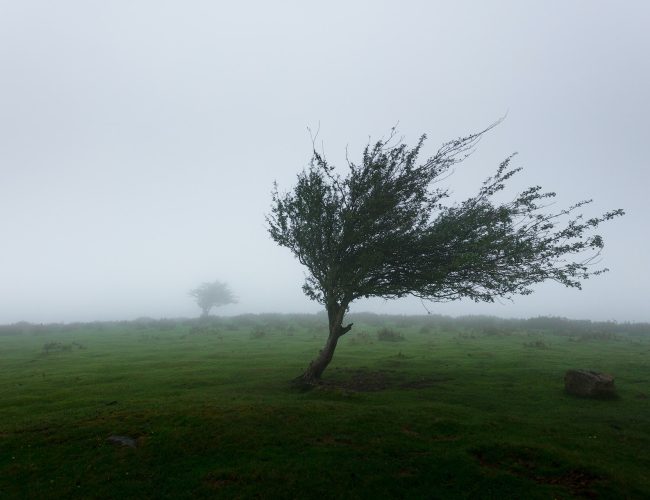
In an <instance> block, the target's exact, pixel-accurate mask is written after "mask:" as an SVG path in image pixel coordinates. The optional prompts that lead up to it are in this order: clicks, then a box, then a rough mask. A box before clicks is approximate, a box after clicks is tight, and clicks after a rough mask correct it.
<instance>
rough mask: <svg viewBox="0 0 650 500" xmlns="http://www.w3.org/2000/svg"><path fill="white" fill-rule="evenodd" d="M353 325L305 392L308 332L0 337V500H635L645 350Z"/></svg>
mask: <svg viewBox="0 0 650 500" xmlns="http://www.w3.org/2000/svg"><path fill="white" fill-rule="evenodd" d="M353 320H354V321H355V327H354V329H353V330H352V331H351V332H350V333H349V334H348V335H346V337H344V338H343V339H342V341H341V342H340V344H339V348H338V350H337V353H336V355H335V359H334V361H333V362H332V364H331V365H330V367H329V369H328V370H327V371H326V372H325V382H326V383H325V384H323V386H322V387H319V388H316V389H314V390H311V391H308V392H298V391H296V390H293V389H291V388H290V385H289V383H288V381H289V380H290V379H292V378H293V377H295V376H297V375H298V374H299V373H300V372H301V370H302V369H303V368H304V367H305V366H306V364H307V363H308V362H309V360H310V359H311V358H312V357H314V355H315V354H316V353H317V351H318V349H319V348H320V347H321V346H322V344H323V342H324V338H325V337H324V334H325V323H324V318H321V317H317V316H271V315H269V316H243V317H238V318H230V319H229V318H221V319H219V318H215V319H213V320H212V321H211V322H209V323H199V322H190V321H144V320H143V321H136V322H130V323H112V324H86V325H83V324H79V325H67V326H52V327H33V326H29V325H18V326H16V327H14V328H8V327H6V328H4V329H3V330H2V331H0V498H38V499H41V498H337V499H338V498H341V499H343V498H409V499H410V498H444V499H449V498H526V499H528V498H546V499H550V498H574V497H578V498H579V497H590V498H593V497H596V498H650V472H649V471H650V399H649V397H650V335H649V334H644V333H643V332H633V333H630V332H622V333H621V332H620V331H617V327H616V325H612V326H611V330H612V331H610V332H602V331H598V332H593V331H590V330H589V328H588V327H587V328H581V329H579V330H577V331H571V329H570V328H569V330H565V331H555V332H553V331H551V332H549V331H548V330H544V329H539V328H536V329H532V328H530V325H529V326H527V327H526V329H522V328H523V327H522V326H521V325H514V326H513V325H510V326H509V327H508V328H503V327H502V326H500V325H499V324H497V325H494V324H490V325H487V326H486V325H484V324H481V323H480V322H477V321H474V322H473V323H470V324H466V323H460V324H456V323H454V322H450V321H447V322H446V323H445V322H443V323H441V321H440V319H435V318H418V317H412V318H409V317H402V318H399V317H375V316H370V315H361V316H359V317H357V318H353ZM383 328H388V329H389V331H388V332H385V331H384V332H383V333H382V335H383V336H384V337H385V338H388V339H389V340H392V341H380V340H378V336H377V334H378V332H380V331H381V330H382V329H383ZM400 335H402V336H403V339H400V338H399V336H400ZM569 368H588V369H595V370H599V371H605V372H609V373H612V374H613V375H614V376H615V377H616V386H617V389H618V393H619V396H620V397H619V398H618V399H615V400H607V401H601V400H585V399H577V398H573V397H570V396H568V395H565V394H564V392H563V380H562V377H563V374H564V371H565V370H567V369H569ZM112 435H119V436H127V437H131V438H133V439H134V440H135V441H136V443H137V445H136V447H134V448H132V447H129V446H123V445H120V444H114V443H112V442H109V441H108V440H107V439H108V438H109V436H112Z"/></svg>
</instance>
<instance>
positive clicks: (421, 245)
mask: <svg viewBox="0 0 650 500" xmlns="http://www.w3.org/2000/svg"><path fill="white" fill-rule="evenodd" d="M493 126H494V125H492V126H491V127H489V128H488V129H486V130H484V131H482V132H479V133H477V134H472V135H469V136H467V137H463V138H459V139H456V140H453V141H450V142H447V143H445V144H443V145H442V146H441V147H440V149H439V150H438V152H437V153H436V154H434V155H433V156H432V157H430V158H429V159H427V160H426V161H424V162H423V163H420V164H418V163H417V158H418V155H419V153H420V149H421V147H422V144H423V143H424V140H425V138H426V136H424V135H423V136H422V137H421V138H420V140H419V141H418V143H417V144H416V145H415V147H413V148H409V147H407V146H406V145H405V144H402V143H401V141H395V139H394V137H395V131H394V129H393V132H392V133H391V135H390V136H389V137H388V138H387V139H385V140H384V139H382V140H380V141H378V142H376V143H375V144H370V143H369V144H368V145H367V146H366V147H365V149H364V150H363V155H362V158H361V162H360V163H358V164H357V163H352V162H351V161H350V160H348V171H347V175H346V176H345V177H341V176H340V175H339V174H337V173H336V172H335V169H334V167H333V166H332V165H330V164H329V163H328V161H327V160H326V159H325V157H324V156H323V155H322V154H320V153H318V152H317V151H316V150H315V149H314V151H313V156H312V160H311V162H310V165H309V167H308V168H307V169H306V170H304V171H303V172H302V173H300V174H298V181H297V184H296V185H295V187H294V188H293V190H292V191H290V192H288V193H284V194H281V193H279V192H278V188H277V185H275V186H274V189H273V194H272V196H273V203H272V208H271V213H270V214H269V215H268V216H267V223H268V230H269V233H270V235H271V238H273V240H274V241H275V242H276V243H278V244H279V245H281V246H284V247H287V248H289V249H290V250H291V251H292V252H293V254H294V255H295V256H296V257H297V258H298V260H299V261H300V263H301V264H303V265H304V266H305V267H306V268H307V271H308V273H307V277H306V281H305V283H304V285H303V290H304V292H305V294H306V295H307V296H308V297H310V298H311V299H313V300H316V301H318V302H320V303H321V304H323V305H324V306H325V309H326V310H327V314H328V319H329V336H328V339H327V342H326V343H325V346H324V348H323V349H322V350H321V351H320V353H319V355H318V356H317V357H316V359H314V360H313V361H312V362H311V364H310V365H309V367H308V368H307V370H306V371H305V372H304V374H303V375H302V377H301V379H302V380H303V381H304V382H307V383H312V382H314V381H316V380H318V379H319V378H320V377H321V375H322V373H323V371H324V370H325V368H326V367H327V365H328V364H329V363H330V361H331V360H332V356H333V354H334V350H335V348H336V345H337V342H338V340H339V339H340V338H341V337H342V336H343V335H345V334H346V333H347V332H349V331H350V329H351V328H352V324H349V325H346V326H343V318H344V315H345V313H346V312H347V310H348V306H349V305H350V303H351V302H352V301H354V300H356V299H359V298H367V297H384V298H397V297H404V296H406V295H413V296H416V297H420V298H422V299H427V300H433V301H450V300H457V299H461V298H469V299H472V300H474V301H477V302H478V301H486V302H492V301H494V299H495V298H497V297H511V296H512V295H514V294H524V295H525V294H530V293H532V285H534V284H536V283H540V282H543V281H547V280H552V281H556V282H558V283H561V284H563V285H565V286H567V287H576V288H580V285H581V280H584V279H587V278H589V277H590V276H593V275H597V274H600V273H602V272H604V271H606V269H596V270H592V269H590V268H589V266H590V265H592V264H594V263H595V258H596V256H597V255H598V254H599V252H600V249H601V248H602V247H603V239H602V238H601V237H600V236H599V235H594V234H591V230H593V229H595V228H596V227H598V225H599V224H600V223H601V222H603V221H606V220H609V219H612V218H614V217H616V216H619V215H622V214H623V211H622V210H614V211H611V212H607V213H605V214H603V215H602V216H600V217H595V218H590V219H583V216H582V215H579V214H578V215H576V214H575V212H576V210H578V209H579V208H580V207H583V206H584V205H586V204H587V203H589V202H590V201H591V200H587V201H581V202H579V203H576V204H575V205H573V206H570V207H569V208H567V209H564V210H559V211H557V212H547V211H546V210H545V209H547V208H548V206H549V204H548V203H547V201H548V200H549V199H550V198H552V197H553V196H554V195H555V193H551V192H542V190H541V187H539V186H534V187H530V188H528V189H526V190H524V191H523V192H521V193H520V194H519V195H517V196H516V197H515V198H514V199H513V200H512V201H509V202H505V203H500V202H497V201H495V200H494V195H495V194H497V193H499V192H500V191H502V190H503V189H504V187H505V184H506V183H507V181H508V180H509V179H510V178H511V177H512V176H513V175H514V174H516V173H517V172H518V171H519V170H520V168H512V167H511V159H512V156H511V157H509V158H507V159H506V160H505V161H503V162H502V163H501V164H500V166H499V167H498V169H497V170H496V173H495V174H494V176H492V177H489V178H488V179H487V180H486V181H485V182H484V183H483V185H482V186H481V187H480V189H479V190H478V193H477V194H476V195H474V196H472V197H470V198H468V199H466V200H465V201H462V202H460V203H452V204H445V203H444V201H445V199H446V198H447V197H448V191H447V189H444V188H442V187H440V184H439V182H440V181H441V180H443V179H444V178H446V176H448V175H449V173H450V169H451V167H453V166H454V165H456V164H457V163H459V162H460V161H462V160H463V159H465V158H466V157H467V156H468V155H469V154H470V153H471V152H472V150H473V147H474V146H475V144H476V143H477V141H478V140H479V139H480V138H481V136H482V135H483V134H484V133H485V132H486V131H487V130H489V129H490V128H492V127H493Z"/></svg>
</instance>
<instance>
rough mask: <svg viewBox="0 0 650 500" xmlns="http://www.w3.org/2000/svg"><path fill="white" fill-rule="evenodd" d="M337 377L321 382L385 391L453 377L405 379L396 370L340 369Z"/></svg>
mask: <svg viewBox="0 0 650 500" xmlns="http://www.w3.org/2000/svg"><path fill="white" fill-rule="evenodd" d="M336 373H337V375H336V379H325V380H322V381H320V382H319V386H320V387H322V388H333V389H344V390H347V391H355V392H373V391H383V390H385V389H391V388H400V389H424V388H427V387H432V386H434V385H436V384H438V383H440V382H446V381H448V380H451V378H444V377H420V378H417V379H407V380H404V378H405V376H404V374H403V373H400V372H398V371H396V370H366V369H356V370H349V369H339V370H337V371H336Z"/></svg>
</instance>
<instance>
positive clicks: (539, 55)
mask: <svg viewBox="0 0 650 500" xmlns="http://www.w3.org/2000/svg"><path fill="white" fill-rule="evenodd" d="M649 23H650V2H646V1H637V2H633V1H627V2H626V1H622V2H611V1H607V2H604V1H602V2H601V1H593V0H589V1H587V0H584V1H550V2H549V1H539V2H533V1H526V2H519V1H511V2H496V1H475V2H459V1H453V2H452V1H449V2H434V1H417V2H416V1H411V2H409V1H402V2H387V1H377V0H373V1H367V2H366V1H345V2H338V1H331V0H330V1H328V2H318V3H316V2H309V1H295V2H289V1H282V2H280V1H279V2H263V1H258V2H246V1H241V2H216V1H182V2H181V1H162V0H147V1H145V0H128V1H127V0H123V1H118V0H115V1H111V2H106V1H99V0H97V1H91V0H79V1H68V0H61V1H57V2H52V1H38V2H37V1H30V0H20V1H17V0H0V234H1V239H0V323H9V322H15V321H20V320H27V321H33V322H50V321H79V320H81V321H87V320H106V319H133V318H136V317H139V316H153V317H176V316H192V315H196V314H198V313H199V309H198V308H197V307H196V305H194V304H193V303H192V300H191V299H190V297H189V296H188V295H187V292H188V290H189V289H190V288H192V287H194V286H196V285H198V284H199V283H201V282H202V281H211V280H214V279H220V280H223V281H227V282H228V283H230V285H231V287H232V289H233V290H234V292H235V293H236V294H237V295H238V296H239V299H240V302H239V303H238V304H237V305H231V306H226V307H224V308H222V309H221V310H220V311H219V312H220V313H222V314H239V313H245V312H254V313H257V312H315V311H318V310H320V306H319V305H318V304H316V303H313V302H310V301H309V300H308V299H306V298H305V297H304V296H303V294H302V291H301V284H302V281H303V270H302V269H301V266H300V264H299V263H298V262H297V261H295V260H294V258H293V257H292V255H291V254H290V252H289V251H288V250H286V249H283V248H279V247H277V246H276V245H275V244H274V243H273V242H272V241H271V239H270V238H269V236H268V234H267V232H266V229H265V223H264V214H265V213H266V212H268V211H269V207H270V190H271V186H272V183H273V181H274V180H277V181H278V183H279V184H280V188H281V189H282V188H284V189H289V188H290V187H291V186H292V184H293V183H294V180H295V176H296V174H297V173H298V172H299V171H300V170H301V169H302V168H303V167H305V166H306V164H307V162H308V160H309V157H310V148H311V142H310V139H309V134H308V133H307V129H306V127H307V126H311V127H313V128H317V127H318V124H319V123H320V136H319V142H320V140H322V143H323V144H324V148H325V151H326V152H327V155H328V158H329V159H330V160H332V161H333V162H334V163H338V164H339V165H340V166H341V169H342V171H343V165H344V161H343V160H344V153H345V148H346V146H348V147H349V150H350V155H351V156H352V158H353V159H354V158H355V157H356V158H358V157H359V153H360V151H361V149H362V148H363V146H364V144H365V143H366V142H367V140H368V137H369V136H371V137H373V138H378V137H380V136H382V135H384V134H385V133H386V132H388V131H389V130H390V128H391V127H392V126H393V125H395V124H396V123H398V122H399V130H400V132H401V134H402V135H404V137H405V141H406V142H407V143H413V142H415V141H416V140H417V138H418V136H419V135H420V134H422V133H426V134H427V135H428V137H429V140H428V141H427V143H426V147H425V152H424V156H426V155H427V154H431V153H433V152H435V150H436V149H437V148H438V146H439V145H440V144H441V143H442V142H443V141H446V140H449V139H452V138H455V137H458V136H460V135H464V134H467V133H470V132H474V131H477V130H480V129H482V128H483V127H485V126H486V125H488V124H490V123H492V122H493V121H495V120H496V119H498V118H499V117H501V116H502V115H504V114H505V113H507V114H508V116H507V119H506V120H505V121H504V122H503V123H502V124H501V125H500V126H499V127H497V128H496V129H494V130H493V131H492V132H490V133H489V135H487V136H486V137H484V139H483V140H482V141H481V143H480V145H479V148H478V150H477V151H476V153H475V154H474V155H473V156H472V157H471V158H470V159H469V160H468V161H467V162H465V163H463V164H461V165H459V166H458V167H457V169H456V173H455V174H454V176H453V177H451V178H450V179H448V181H447V182H448V184H449V185H450V186H451V187H452V189H453V192H454V193H455V195H456V196H457V197H458V199H459V200H460V199H461V198H462V197H463V196H464V195H469V194H471V193H474V192H475V191H476V189H477V188H478V186H479V184H480V182H481V180H482V179H483V178H484V177H486V176H488V175H490V174H491V173H492V172H494V170H495V168H496V167H497V166H498V163H499V162H500V161H501V160H502V159H503V158H505V157H506V156H508V155H509V154H511V153H512V152H514V151H517V152H518V153H519V154H518V156H517V157H516V160H515V163H516V165H518V166H522V167H524V171H523V172H522V173H521V174H519V175H518V177H517V178H515V179H513V182H512V183H511V190H510V191H509V192H510V193H511V194H512V195H513V196H514V195H515V194H516V193H517V192H518V191H519V190H521V189H523V188H524V187H526V186H528V185H537V184H540V185H542V186H543V187H544V188H545V189H547V190H553V191H556V192H557V193H558V196H557V198H556V201H557V205H556V207H558V208H560V207H563V206H565V205H569V204H571V203H573V202H575V201H579V200H581V199H585V198H593V199H594V200H595V201H594V203H593V204H592V205H589V206H588V207H587V208H586V211H585V212H586V214H587V215H593V216H595V215H599V214H600V213H602V212H604V211H606V210H610V209H614V208H619V207H620V208H624V209H625V210H626V212H627V215H626V216H625V217H624V218H621V219H617V220H615V221H613V222H611V223H609V224H607V225H606V226H604V227H603V228H602V231H600V234H602V235H603V237H604V238H605V249H604V251H603V253H602V265H603V266H607V267H609V268H610V272H609V273H607V274H605V275H603V276H600V277H597V278H594V279H592V280H589V281H588V282H586V283H585V286H584V288H583V290H582V291H577V290H575V289H566V288H564V287H562V286H561V285H558V284H544V285H542V286H539V287H537V289H536V290H537V292H536V293H535V294H534V295H532V296H527V297H519V298H516V299H515V300H514V302H512V303H511V302H503V303H494V304H478V305H477V304H473V303H471V302H457V303H453V304H428V305H427V307H428V308H429V309H430V310H431V311H432V312H434V313H442V314H453V315H458V314H492V315H497V316H503V317H528V316H537V315H553V316H566V317H569V318H590V319H596V320H608V319H616V320H619V321H628V320H629V321H650V308H649V306H648V303H649V300H650V284H649V279H648V278H649V277H650V276H649V272H648V271H649V270H650V256H649V255H650V252H648V247H649V236H648V235H649V234H650V231H649V230H650V222H649V217H648V216H649V215H650V210H649V208H648V207H649V202H648V193H649V189H650V174H649V173H648V172H649V167H650V165H649V161H648V154H649V151H648V145H649V144H650V93H649V90H648V89H650V57H649V56H648V54H649V53H650V29H649ZM352 310H355V311H361V310H368V311H375V312H390V313H405V314H412V313H414V314H422V313H424V312H425V311H424V309H423V306H422V304H421V303H420V301H419V300H414V299H403V300H398V301H389V302H386V301H383V300H371V301H366V302H358V303H355V304H353V307H352Z"/></svg>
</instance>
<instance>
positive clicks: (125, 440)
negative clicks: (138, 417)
mask: <svg viewBox="0 0 650 500" xmlns="http://www.w3.org/2000/svg"><path fill="white" fill-rule="evenodd" d="M107 441H108V442H110V443H114V444H121V445H122V446H128V447H130V448H135V447H136V442H135V439H133V438H130V437H129V436H108V439H107Z"/></svg>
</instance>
